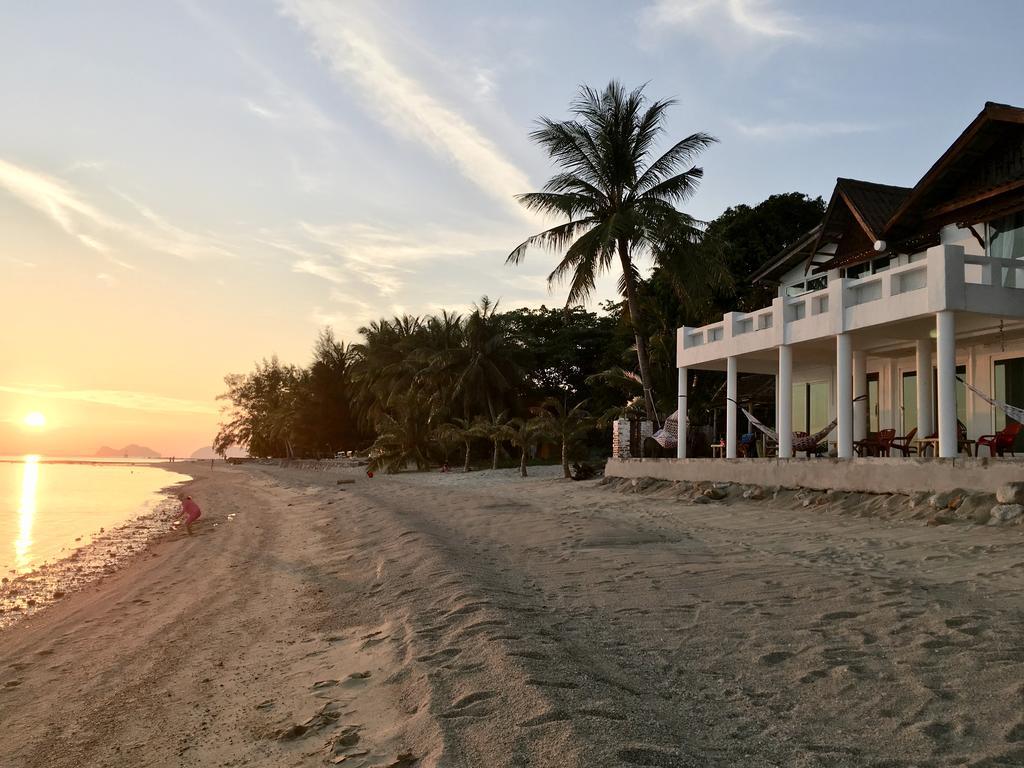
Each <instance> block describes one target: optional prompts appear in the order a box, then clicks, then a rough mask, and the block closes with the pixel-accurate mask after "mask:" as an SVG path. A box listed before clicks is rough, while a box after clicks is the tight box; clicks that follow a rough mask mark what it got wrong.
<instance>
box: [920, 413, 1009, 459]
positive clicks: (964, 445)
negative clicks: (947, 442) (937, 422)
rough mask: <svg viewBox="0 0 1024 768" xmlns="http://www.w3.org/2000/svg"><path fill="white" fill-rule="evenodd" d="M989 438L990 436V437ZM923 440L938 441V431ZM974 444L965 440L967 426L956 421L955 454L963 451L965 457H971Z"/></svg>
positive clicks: (972, 441) (936, 452)
mask: <svg viewBox="0 0 1024 768" xmlns="http://www.w3.org/2000/svg"><path fill="white" fill-rule="evenodd" d="M990 437H991V435H990ZM925 439H927V440H938V439H939V433H938V431H935V432H932V433H931V434H930V435H928V437H927V438H925ZM974 444H975V442H974V440H968V439H967V425H966V424H964V423H963V422H962V421H960V419H957V420H956V452H957V453H963V452H964V451H966V452H967V455H968V456H970V455H971V446H972V445H974ZM976 452H977V451H975V453H976ZM935 454H936V455H937V454H938V448H937V447H936V448H935ZM1000 455H1002V454H1000Z"/></svg>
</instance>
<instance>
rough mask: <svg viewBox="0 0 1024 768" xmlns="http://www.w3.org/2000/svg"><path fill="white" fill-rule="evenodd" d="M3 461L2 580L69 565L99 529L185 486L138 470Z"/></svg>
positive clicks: (172, 475) (136, 466)
mask: <svg viewBox="0 0 1024 768" xmlns="http://www.w3.org/2000/svg"><path fill="white" fill-rule="evenodd" d="M67 461H69V460H67V459H61V460H56V459H46V458H40V457H37V456H26V457H16V458H13V457H8V458H0V573H2V574H22V573H27V572H29V571H32V570H34V569H36V568H38V567H39V566H40V565H42V564H43V563H47V562H53V561H54V560H57V559H59V558H62V557H66V556H67V555H68V554H69V553H70V552H72V551H73V550H74V549H76V548H78V547H81V546H83V545H85V544H88V543H89V541H90V540H91V537H92V536H93V535H95V534H98V533H99V532H100V529H106V530H110V529H111V528H113V527H115V526H117V525H120V524H121V523H125V522H127V521H129V520H131V519H133V518H135V517H138V516H139V515H141V514H144V513H146V512H149V511H151V510H152V509H153V508H154V507H155V506H156V505H157V504H158V503H160V502H161V501H162V500H164V499H165V498H166V497H165V495H164V494H162V493H161V492H160V491H161V490H162V489H166V488H167V487H168V486H172V485H176V484H178V483H181V482H184V481H186V480H189V479H190V478H189V477H188V476H186V475H182V474H179V473H177V472H168V471H166V470H163V469H158V468H156V467H149V466H144V464H145V462H143V463H131V464H129V463H126V462H124V461H102V462H95V461H91V463H65V462H67Z"/></svg>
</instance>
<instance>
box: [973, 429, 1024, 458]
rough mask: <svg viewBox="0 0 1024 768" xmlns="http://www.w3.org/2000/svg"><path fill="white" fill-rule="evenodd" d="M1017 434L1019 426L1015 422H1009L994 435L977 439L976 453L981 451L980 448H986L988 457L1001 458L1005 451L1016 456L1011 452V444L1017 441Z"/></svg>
mask: <svg viewBox="0 0 1024 768" xmlns="http://www.w3.org/2000/svg"><path fill="white" fill-rule="evenodd" d="M1018 432H1020V424H1019V423H1018V422H1016V421H1011V422H1010V423H1009V424H1007V425H1006V426H1005V427H1004V428H1003V429H1001V430H999V431H998V432H996V433H995V434H994V435H982V436H981V437H979V438H978V451H979V452H980V451H981V447H982V446H987V447H988V453H989V456H996V455H999V456H1003V455H1004V454H1005V453H1006V451H1009V452H1010V455H1011V456H1016V454H1015V453H1014V452H1013V444H1014V442H1016V440H1017V433H1018Z"/></svg>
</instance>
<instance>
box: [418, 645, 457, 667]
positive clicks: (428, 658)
mask: <svg viewBox="0 0 1024 768" xmlns="http://www.w3.org/2000/svg"><path fill="white" fill-rule="evenodd" d="M460 653H462V649H461V648H442V649H441V650H440V651H437V652H436V653H427V654H424V655H423V656H417V657H416V661H420V662H424V663H427V664H432V663H435V662H443V661H448V660H449V659H452V658H454V657H456V656H458V655H459V654H460Z"/></svg>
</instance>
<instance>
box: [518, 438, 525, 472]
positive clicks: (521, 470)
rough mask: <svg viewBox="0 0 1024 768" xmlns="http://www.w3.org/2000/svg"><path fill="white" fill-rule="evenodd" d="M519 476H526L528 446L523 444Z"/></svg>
mask: <svg viewBox="0 0 1024 768" xmlns="http://www.w3.org/2000/svg"><path fill="white" fill-rule="evenodd" d="M519 476H520V477H526V446H525V445H524V446H523V455H522V456H521V457H520V458H519Z"/></svg>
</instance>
